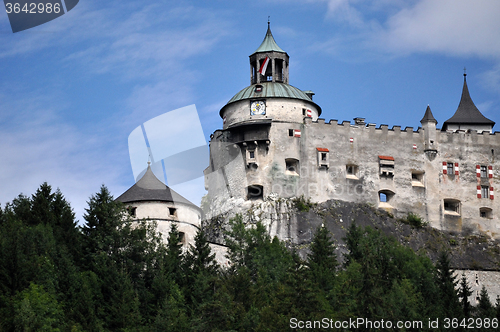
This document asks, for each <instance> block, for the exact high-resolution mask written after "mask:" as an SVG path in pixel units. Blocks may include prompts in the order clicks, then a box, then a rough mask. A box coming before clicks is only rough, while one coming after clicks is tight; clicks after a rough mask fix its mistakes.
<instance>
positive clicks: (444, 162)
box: [443, 161, 448, 174]
mask: <svg viewBox="0 0 500 332" xmlns="http://www.w3.org/2000/svg"><path fill="white" fill-rule="evenodd" d="M443 174H448V171H447V170H446V161H443Z"/></svg>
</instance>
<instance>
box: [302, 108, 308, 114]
mask: <svg viewBox="0 0 500 332" xmlns="http://www.w3.org/2000/svg"><path fill="white" fill-rule="evenodd" d="M306 114H307V110H306V109H305V108H303V109H302V115H303V116H306Z"/></svg>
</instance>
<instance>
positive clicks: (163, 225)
mask: <svg viewBox="0 0 500 332" xmlns="http://www.w3.org/2000/svg"><path fill="white" fill-rule="evenodd" d="M127 205H128V207H129V208H134V207H135V208H136V210H135V216H134V217H133V218H134V219H136V220H140V219H147V220H154V221H156V223H157V225H158V231H159V232H160V233H161V235H162V237H163V240H164V242H165V243H166V242H167V239H168V233H169V232H170V227H171V225H172V223H176V224H177V227H178V230H179V232H182V233H184V240H183V245H184V248H186V249H187V248H188V246H189V244H194V238H195V236H196V233H197V231H198V229H199V228H200V226H201V211H200V210H198V209H196V208H194V207H192V206H189V205H186V204H182V203H177V204H175V205H174V203H173V202H149V201H148V202H133V203H128V204H127ZM169 208H174V209H175V213H174V215H171V214H170V210H169Z"/></svg>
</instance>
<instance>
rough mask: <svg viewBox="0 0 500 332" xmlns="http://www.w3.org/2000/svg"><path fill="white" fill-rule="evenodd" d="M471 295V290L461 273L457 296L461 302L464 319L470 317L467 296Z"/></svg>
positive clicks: (469, 305)
mask: <svg viewBox="0 0 500 332" xmlns="http://www.w3.org/2000/svg"><path fill="white" fill-rule="evenodd" d="M471 295H472V290H471V288H470V286H469V284H468V282H467V278H466V277H465V274H463V273H462V279H461V280H460V289H459V290H458V296H459V298H460V300H461V302H462V309H463V315H464V317H465V318H468V317H470V316H471V304H470V302H469V296H471Z"/></svg>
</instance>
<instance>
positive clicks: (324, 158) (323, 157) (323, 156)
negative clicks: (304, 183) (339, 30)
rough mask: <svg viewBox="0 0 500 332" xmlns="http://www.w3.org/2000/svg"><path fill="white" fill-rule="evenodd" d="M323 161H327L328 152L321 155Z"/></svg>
mask: <svg viewBox="0 0 500 332" xmlns="http://www.w3.org/2000/svg"><path fill="white" fill-rule="evenodd" d="M321 160H323V161H326V152H322V153H321Z"/></svg>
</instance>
